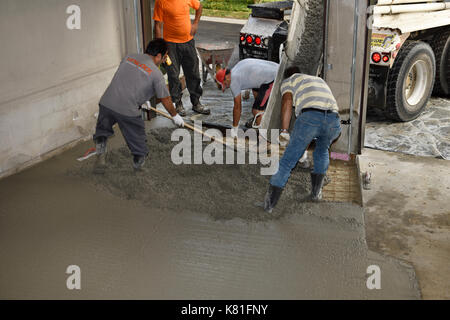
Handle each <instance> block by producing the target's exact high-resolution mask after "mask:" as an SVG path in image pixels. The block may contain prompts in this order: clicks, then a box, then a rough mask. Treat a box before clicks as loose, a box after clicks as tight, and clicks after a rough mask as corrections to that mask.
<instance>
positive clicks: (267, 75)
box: [230, 58, 279, 98]
mask: <svg viewBox="0 0 450 320" xmlns="http://www.w3.org/2000/svg"><path fill="white" fill-rule="evenodd" d="M278 67H279V64H278V63H275V62H272V61H266V60H261V59H252V58H249V59H244V60H242V61H239V63H238V64H236V65H235V66H234V68H233V69H232V70H231V84H230V89H231V92H232V93H233V97H234V98H236V97H237V96H238V95H240V94H241V91H242V90H247V89H259V87H261V86H262V85H263V84H267V83H271V82H273V81H274V80H275V78H276V77H277V73H278Z"/></svg>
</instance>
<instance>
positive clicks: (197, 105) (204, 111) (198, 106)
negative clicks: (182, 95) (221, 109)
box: [192, 102, 211, 115]
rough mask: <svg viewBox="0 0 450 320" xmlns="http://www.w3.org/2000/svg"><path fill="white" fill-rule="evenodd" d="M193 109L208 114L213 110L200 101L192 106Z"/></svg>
mask: <svg viewBox="0 0 450 320" xmlns="http://www.w3.org/2000/svg"><path fill="white" fill-rule="evenodd" d="M192 110H193V111H195V112H197V113H200V114H206V115H208V114H210V113H211V110H209V109H208V108H206V107H205V106H203V105H202V104H201V103H200V102H199V103H197V104H196V105H195V106H192Z"/></svg>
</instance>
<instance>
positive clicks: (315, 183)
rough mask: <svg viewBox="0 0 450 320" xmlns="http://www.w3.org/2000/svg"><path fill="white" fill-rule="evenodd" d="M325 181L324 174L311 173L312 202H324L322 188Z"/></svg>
mask: <svg viewBox="0 0 450 320" xmlns="http://www.w3.org/2000/svg"><path fill="white" fill-rule="evenodd" d="M324 179H325V175H324V174H319V173H311V200H312V201H320V200H322V187H323V181H324Z"/></svg>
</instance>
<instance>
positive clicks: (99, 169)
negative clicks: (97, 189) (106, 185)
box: [94, 137, 107, 174]
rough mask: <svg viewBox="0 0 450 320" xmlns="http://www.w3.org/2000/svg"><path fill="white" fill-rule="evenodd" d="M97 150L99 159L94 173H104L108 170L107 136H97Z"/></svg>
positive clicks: (96, 161)
mask: <svg viewBox="0 0 450 320" xmlns="http://www.w3.org/2000/svg"><path fill="white" fill-rule="evenodd" d="M95 151H96V153H97V159H96V160H95V164H94V173H96V174H104V173H105V171H106V152H107V150H106V138H104V137H101V138H97V140H96V143H95Z"/></svg>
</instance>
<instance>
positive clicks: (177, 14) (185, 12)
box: [153, 0, 210, 116]
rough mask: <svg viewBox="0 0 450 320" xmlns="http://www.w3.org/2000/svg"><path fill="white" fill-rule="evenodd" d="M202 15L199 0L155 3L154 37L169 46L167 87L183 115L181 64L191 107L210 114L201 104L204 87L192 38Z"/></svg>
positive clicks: (178, 110)
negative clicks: (190, 14)
mask: <svg viewBox="0 0 450 320" xmlns="http://www.w3.org/2000/svg"><path fill="white" fill-rule="evenodd" d="M189 8H193V9H194V10H195V19H194V22H192V23H191V19H190V16H189ZM201 15H202V5H201V3H200V1H199V0H156V2H155V9H154V14H153V20H155V30H154V33H155V37H156V38H164V40H166V41H167V42H168V45H169V57H170V60H172V65H170V66H167V75H168V77H169V90H170V95H171V97H172V101H173V102H174V103H175V107H176V110H177V112H178V114H180V115H181V116H185V115H186V111H185V109H184V107H183V103H182V101H181V98H182V90H181V83H180V79H179V77H180V67H183V72H184V76H185V78H186V86H187V88H188V91H189V94H190V98H191V103H192V110H194V111H195V112H197V113H201V114H210V110H209V109H208V108H206V107H204V106H203V105H202V104H201V103H200V97H201V96H202V94H203V89H202V87H201V79H200V72H199V62H198V57H197V51H196V49H195V41H194V36H195V34H196V32H197V29H198V23H199V21H200V17H201ZM162 31H163V32H164V35H163V34H162Z"/></svg>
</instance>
